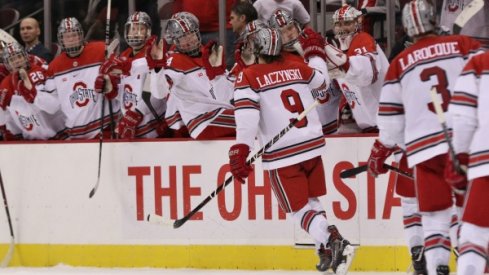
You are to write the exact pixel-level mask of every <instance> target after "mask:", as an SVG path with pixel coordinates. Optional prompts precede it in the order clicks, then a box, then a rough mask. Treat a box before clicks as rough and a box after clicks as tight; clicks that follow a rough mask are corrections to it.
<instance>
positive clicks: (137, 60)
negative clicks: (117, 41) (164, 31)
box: [113, 11, 168, 138]
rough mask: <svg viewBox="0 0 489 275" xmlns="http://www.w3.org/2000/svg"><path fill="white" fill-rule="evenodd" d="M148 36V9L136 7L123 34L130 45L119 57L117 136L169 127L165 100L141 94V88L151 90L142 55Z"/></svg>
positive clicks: (157, 133) (158, 133)
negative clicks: (119, 109)
mask: <svg viewBox="0 0 489 275" xmlns="http://www.w3.org/2000/svg"><path fill="white" fill-rule="evenodd" d="M150 36H151V18H150V17H149V15H148V14H147V13H145V12H140V11H137V12H135V13H134V14H132V15H131V16H129V17H128V19H127V22H126V25H125V30H124V38H125V40H126V42H127V44H128V45H129V48H127V49H126V50H125V51H124V52H122V53H121V54H120V58H119V59H121V60H122V62H124V63H126V64H124V65H123V66H124V67H126V69H125V70H124V71H126V72H123V73H122V75H121V76H120V77H121V78H120V84H119V89H118V97H119V101H120V102H121V111H122V117H121V119H120V121H119V122H118V125H117V133H118V137H119V138H143V137H144V138H155V137H163V136H164V135H165V130H166V129H167V128H168V127H167V125H166V122H165V119H164V114H165V109H166V103H165V100H164V99H158V98H155V97H154V96H152V95H151V94H150V97H149V99H146V100H144V99H143V96H142V95H143V92H150V89H149V87H144V85H145V83H147V82H148V81H149V78H150V76H149V67H148V63H147V61H146V58H145V56H146V48H147V47H151V43H149V45H146V42H147V41H148V39H150ZM153 39H154V38H153ZM113 67H114V68H115V67H117V65H116V64H114V66H113ZM147 86H148V85H147ZM144 89H146V90H144Z"/></svg>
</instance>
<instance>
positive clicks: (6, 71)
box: [0, 63, 10, 82]
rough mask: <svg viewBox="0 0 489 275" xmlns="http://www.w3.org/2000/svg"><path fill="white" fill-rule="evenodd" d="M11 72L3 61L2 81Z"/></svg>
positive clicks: (0, 67) (1, 68) (0, 73)
mask: <svg viewBox="0 0 489 275" xmlns="http://www.w3.org/2000/svg"><path fill="white" fill-rule="evenodd" d="M9 74H10V71H9V70H8V69H7V67H5V65H4V64H3V63H0V82H1V81H2V80H3V79H4V78H5V77H6V76H7V75H9Z"/></svg>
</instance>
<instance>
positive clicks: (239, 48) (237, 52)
mask: <svg viewBox="0 0 489 275" xmlns="http://www.w3.org/2000/svg"><path fill="white" fill-rule="evenodd" d="M243 49H244V43H243V42H239V43H237V44H236V46H235V47H234V60H235V61H236V63H238V65H239V66H240V67H241V68H246V67H247V66H246V64H245V62H244V61H243V59H242V57H241V55H242V52H243Z"/></svg>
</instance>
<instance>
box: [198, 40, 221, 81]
mask: <svg viewBox="0 0 489 275" xmlns="http://www.w3.org/2000/svg"><path fill="white" fill-rule="evenodd" d="M223 61H224V52H223V51H222V47H221V46H218V45H217V43H216V41H212V40H211V41H209V43H207V44H206V45H205V46H204V48H203V49H202V64H203V65H204V69H205V72H206V74H207V77H208V78H209V80H213V79H214V78H216V76H218V75H222V74H224V73H225V72H226V63H225V62H223Z"/></svg>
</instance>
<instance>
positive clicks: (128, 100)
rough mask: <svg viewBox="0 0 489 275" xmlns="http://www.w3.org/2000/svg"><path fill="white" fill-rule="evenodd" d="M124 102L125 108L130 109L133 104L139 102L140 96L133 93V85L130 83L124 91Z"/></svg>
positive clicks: (125, 86)
mask: <svg viewBox="0 0 489 275" xmlns="http://www.w3.org/2000/svg"><path fill="white" fill-rule="evenodd" d="M122 103H123V104H124V109H126V110H130V109H131V108H132V107H133V106H136V105H137V103H138V96H137V95H136V94H133V93H132V87H131V85H129V84H125V85H124V93H123V94H122Z"/></svg>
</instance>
